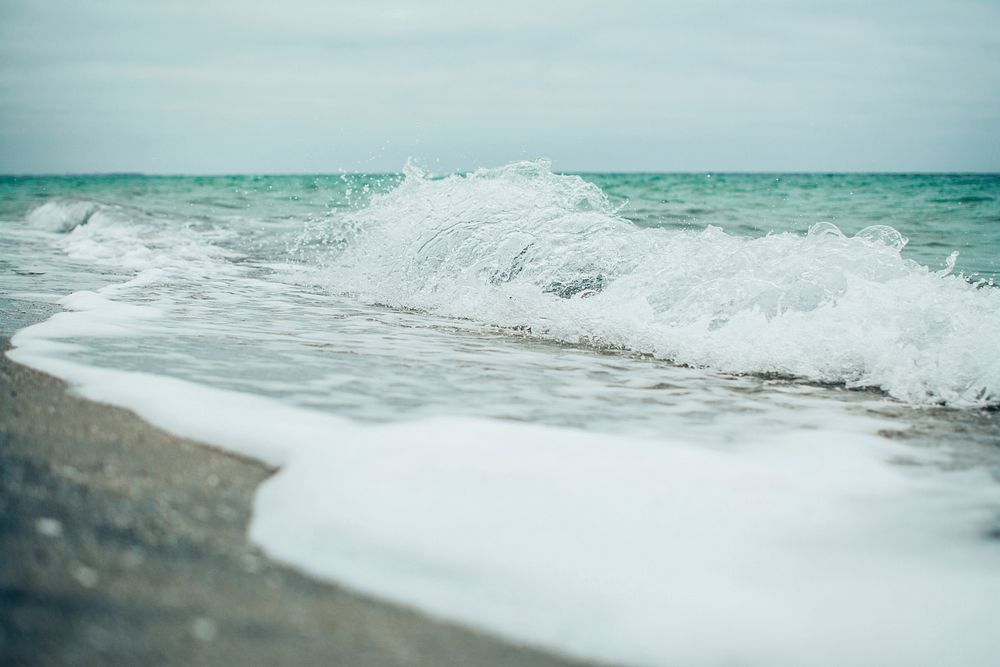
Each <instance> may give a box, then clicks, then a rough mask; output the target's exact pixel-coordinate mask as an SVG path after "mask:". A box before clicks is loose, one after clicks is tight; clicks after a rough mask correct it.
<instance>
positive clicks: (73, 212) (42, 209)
mask: <svg viewBox="0 0 1000 667" xmlns="http://www.w3.org/2000/svg"><path fill="white" fill-rule="evenodd" d="M101 208H102V206H101V205H100V204H98V203H97V202H92V201H87V200H80V199H53V200H52V201H47V202H45V203H44V204H42V205H41V206H38V207H36V208H34V209H32V210H31V211H30V212H29V213H28V215H27V221H28V224H30V225H32V226H33V227H36V228H38V229H42V230H44V231H48V232H55V233H58V234H66V233H68V232H71V231H73V230H74V229H76V228H77V227H81V226H83V225H85V224H87V223H88V222H90V219H91V218H92V217H93V216H94V214H95V213H97V212H98V211H99V210H100V209H101Z"/></svg>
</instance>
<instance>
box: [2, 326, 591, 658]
mask: <svg viewBox="0 0 1000 667" xmlns="http://www.w3.org/2000/svg"><path fill="white" fill-rule="evenodd" d="M8 349H9V339H8V338H7V337H0V562H3V563H4V567H3V568H0V662H2V663H3V664H10V665H52V664H59V665H74V664H79V665H92V664H104V665H152V664H156V665H171V664H176V665H196V664H205V665H209V664H238V663H243V664H293V665H312V664H316V665H331V664H340V665H365V666H366V667H367V666H377V665H511V666H514V665H524V666H530V665H539V666H542V665H546V666H551V667H557V666H569V665H584V664H588V663H584V662H579V661H573V660H570V659H568V658H564V657H561V656H558V655H555V654H550V653H546V652H544V651H541V650H538V649H533V648H528V647H525V646H521V645H517V644H514V643H511V642H508V641H505V640H503V639H500V638H495V637H492V636H489V635H485V634H482V633H480V632H477V631H475V630H471V629H468V628H465V627H462V626H460V625H457V624H453V623H448V622H445V621H439V620H435V619H432V618H429V617H427V616H424V615H422V614H420V613H418V612H416V611H411V610H408V609H405V608H402V607H399V606H395V605H393V604H391V603H387V602H381V601H378V600H374V599H372V598H368V597H365V596H364V595H362V594H358V593H354V592H352V591H348V590H346V589H344V588H342V587H340V586H339V585H337V584H336V583H329V582H324V581H320V580H316V579H312V578H310V577H308V576H305V575H303V574H300V573H299V572H297V571H295V570H294V569H292V568H289V567H285V566H282V565H279V564H276V563H274V562H272V561H270V560H269V559H267V558H266V557H265V556H264V555H263V554H262V553H261V552H260V550H259V549H257V548H256V547H254V546H253V545H251V544H250V543H249V542H248V540H247V535H246V526H247V522H248V521H249V518H250V513H251V504H252V501H253V496H254V493H255V491H256V487H257V486H258V485H259V484H260V483H261V482H263V481H264V480H265V479H267V478H268V477H269V476H270V474H271V473H272V472H273V470H272V469H271V468H269V467H268V466H266V465H265V464H263V463H260V462H257V461H253V460H250V459H246V458H240V457H237V456H234V455H232V454H229V453H225V452H223V451H221V450H219V449H216V448H213V447H211V446H209V445H204V444H202V443H198V442H195V441H193V440H187V439H184V438H179V437H175V436H172V435H169V434H167V433H165V432H164V431H161V430H160V429H158V428H156V427H154V426H152V425H150V424H148V423H146V422H145V421H143V420H141V419H140V418H139V417H137V416H136V415H135V414H133V413H132V412H130V411H128V410H124V409H121V408H117V407H114V406H110V405H104V404H100V403H95V402H92V401H88V400H86V399H82V398H79V397H76V396H74V395H73V394H72V393H71V391H69V390H68V387H67V385H66V384H65V383H64V382H63V381H62V380H59V379H57V378H55V377H52V376H49V375H46V374H44V373H41V372H38V371H35V370H32V369H30V368H27V367H24V366H21V365H19V364H16V363H14V362H13V361H11V360H10V359H8V358H7V355H6V351H7V350H8Z"/></svg>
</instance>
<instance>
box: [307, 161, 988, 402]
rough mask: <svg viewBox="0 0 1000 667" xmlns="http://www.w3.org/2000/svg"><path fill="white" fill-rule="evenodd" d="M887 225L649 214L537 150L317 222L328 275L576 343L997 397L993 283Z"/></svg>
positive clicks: (371, 293) (342, 284)
mask: <svg viewBox="0 0 1000 667" xmlns="http://www.w3.org/2000/svg"><path fill="white" fill-rule="evenodd" d="M906 242H907V239H906V238H905V237H904V236H903V235H902V234H901V233H900V232H898V231H897V230H895V229H893V228H892V227H889V226H883V225H877V226H873V227H868V228H866V229H864V230H862V231H861V232H859V233H858V234H856V235H854V236H852V237H848V236H846V235H844V234H843V233H842V232H841V231H840V230H839V229H838V228H837V227H836V226H835V225H833V224H831V223H826V222H820V223H817V224H814V225H813V226H812V227H811V229H809V231H808V233H805V234H794V233H781V234H769V235H767V236H764V237H761V238H749V237H742V236H734V235H731V234H727V233H726V232H724V231H723V230H721V229H719V228H716V227H712V226H709V227H708V228H706V229H704V230H700V231H678V230H666V229H648V228H639V227H637V226H636V225H634V224H633V223H631V222H630V221H628V220H626V219H625V218H623V217H622V216H620V215H619V213H618V211H617V210H616V209H615V208H614V207H613V206H612V204H611V203H610V202H609V200H608V198H607V197H606V196H605V195H604V193H603V192H602V191H601V190H600V189H599V188H598V187H597V186H595V185H593V184H590V183H588V182H586V181H584V180H583V179H581V178H580V177H577V176H566V175H559V174H555V173H553V172H552V171H551V170H550V168H549V164H548V163H547V162H544V161H535V162H521V163H515V164H512V165H508V166H505V167H502V168H497V169H481V170H478V171H476V172H473V173H470V174H467V175H453V176H449V177H447V178H440V179H435V178H429V177H428V176H426V175H425V174H423V173H421V172H420V171H419V170H417V169H415V168H413V167H410V166H408V168H407V171H406V178H405V180H404V181H403V182H402V184H401V185H400V186H399V187H398V188H396V189H395V190H392V191H391V192H388V193H385V194H379V195H375V196H374V197H373V198H372V200H371V202H370V203H369V205H368V206H366V207H365V208H363V209H360V210H356V211H352V212H348V213H343V214H339V215H336V216H334V217H333V218H331V219H329V220H328V221H326V223H325V224H324V225H322V226H320V227H317V226H316V225H313V226H312V227H311V228H310V229H309V230H307V234H306V236H305V238H304V242H303V243H300V245H299V247H300V248H301V247H309V246H322V247H324V248H329V247H330V246H333V247H336V248H338V249H342V250H340V251H339V252H336V253H329V255H330V256H329V257H327V259H326V260H325V266H324V270H323V275H324V283H325V284H326V285H328V286H329V287H331V288H332V289H336V290H338V291H342V292H352V293H356V294H359V295H361V296H362V297H363V298H365V299H367V300H370V301H374V302H379V303H385V304H387V305H391V306H394V307H404V308H416V309H422V310H427V311H430V312H433V313H438V314H441V315H446V316H452V317H462V318H469V319H473V320H477V321H481V322H483V323H487V324H491V325H498V326H501V327H509V328H512V329H517V330H521V331H525V332H529V334H530V335H533V336H539V337H543V338H548V339H554V340H559V341H566V342H572V343H586V344H592V345H598V346H605V347H613V348H619V349H626V350H632V351H635V352H639V353H644V354H651V355H654V356H656V357H659V358H663V359H667V360H671V361H673V362H675V363H680V364H689V365H694V366H701V367H709V368H713V369H717V370H719V371H723V372H729V373H752V374H768V375H770V374H776V375H781V376H791V377H798V378H804V379H807V380H810V381H816V382H831V383H843V384H846V385H847V386H850V387H878V388H881V389H882V390H884V391H886V392H888V393H889V394H890V395H892V396H894V397H896V398H898V399H900V400H903V401H907V402H911V403H917V404H942V403H944V404H949V405H953V406H963V407H971V406H986V405H990V404H996V403H998V402H1000V349H998V345H997V343H996V332H997V331H998V330H1000V291H998V290H996V289H990V288H983V287H984V286H983V285H982V284H971V283H970V282H968V281H967V280H966V279H965V278H964V277H963V276H961V275H954V274H952V267H953V266H954V260H955V255H954V254H953V256H952V257H950V258H949V263H948V266H947V267H946V268H945V269H944V270H941V271H931V270H930V269H929V268H927V267H926V266H923V265H920V264H918V263H916V262H914V261H912V260H910V259H906V258H904V257H903V256H902V255H901V251H902V249H903V247H904V246H905V244H906Z"/></svg>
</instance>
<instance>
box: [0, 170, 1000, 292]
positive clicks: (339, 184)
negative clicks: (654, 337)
mask: <svg viewBox="0 0 1000 667" xmlns="http://www.w3.org/2000/svg"><path fill="white" fill-rule="evenodd" d="M583 177H584V178H585V179H586V180H588V181H590V182H592V183H594V184H596V185H597V186H599V187H600V188H601V189H603V190H604V192H605V193H606V194H607V195H608V196H609V198H610V199H611V201H612V203H613V204H614V205H616V206H619V207H621V208H620V214H621V215H622V216H623V217H625V218H627V219H629V220H632V221H634V222H635V223H636V224H638V225H641V226H643V227H661V228H666V229H701V228H704V227H705V226H707V225H715V226H717V227H720V228H722V229H724V230H726V231H728V232H731V233H734V234H739V235H746V236H762V235H765V234H767V233H769V232H786V231H793V232H805V231H806V230H808V229H809V227H810V226H811V225H813V224H814V223H816V222H820V221H829V222H832V223H834V224H836V225H837V226H838V227H840V228H841V229H842V230H843V231H844V232H845V233H847V234H854V233H855V232H857V231H859V230H861V229H863V228H864V227H867V226H870V225H876V224H880V225H890V226H892V227H894V228H896V229H897V230H899V231H900V232H901V233H902V234H903V235H904V236H906V237H908V238H909V243H908V244H907V246H906V248H905V249H904V251H903V254H904V256H906V257H910V258H912V259H914V260H916V261H918V262H920V263H921V264H924V265H926V266H929V267H934V268H940V267H943V266H945V263H946V260H947V258H948V256H949V254H950V253H951V252H952V251H956V250H957V251H958V252H959V256H958V258H957V261H956V264H955V268H956V270H957V271H961V272H963V273H964V274H965V275H966V276H967V277H968V278H970V279H972V280H978V279H987V280H990V279H992V280H996V279H997V278H998V275H1000V175H996V174H584V175H583ZM401 179H402V176H401V175H399V174H344V175H295V176H141V175H128V174H126V175H99V176H45V177H10V176H4V177H0V218H8V217H22V216H23V215H24V214H25V213H27V212H28V211H29V210H31V209H32V208H34V207H35V206H38V205H40V204H42V203H44V202H46V201H48V200H50V199H53V198H58V197H70V198H77V199H88V200H94V201H99V202H102V203H109V204H112V203H113V204H122V205H128V206H134V207H137V208H139V209H141V210H143V211H147V212H151V213H157V214H162V215H179V216H182V217H183V218H185V219H189V220H194V221H212V220H218V219H239V218H246V219H248V220H251V221H253V222H258V221H265V222H281V221H289V220H302V219H305V218H309V217H316V216H322V215H324V214H325V213H326V212H328V211H330V210H337V209H344V208H355V207H359V206H363V205H364V203H365V202H366V201H367V200H368V198H369V196H370V195H371V194H373V193H376V192H385V191H387V190H389V189H391V188H393V187H395V186H396V185H397V184H398V183H399V182H400V181H401Z"/></svg>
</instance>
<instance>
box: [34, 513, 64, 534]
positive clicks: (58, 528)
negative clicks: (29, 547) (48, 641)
mask: <svg viewBox="0 0 1000 667" xmlns="http://www.w3.org/2000/svg"><path fill="white" fill-rule="evenodd" d="M35 530H37V531H38V532H39V534H41V535H44V536H45V537H62V534H63V527H62V523H61V522H60V521H59V520H58V519H53V518H50V517H42V518H41V519H38V520H37V521H35Z"/></svg>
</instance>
